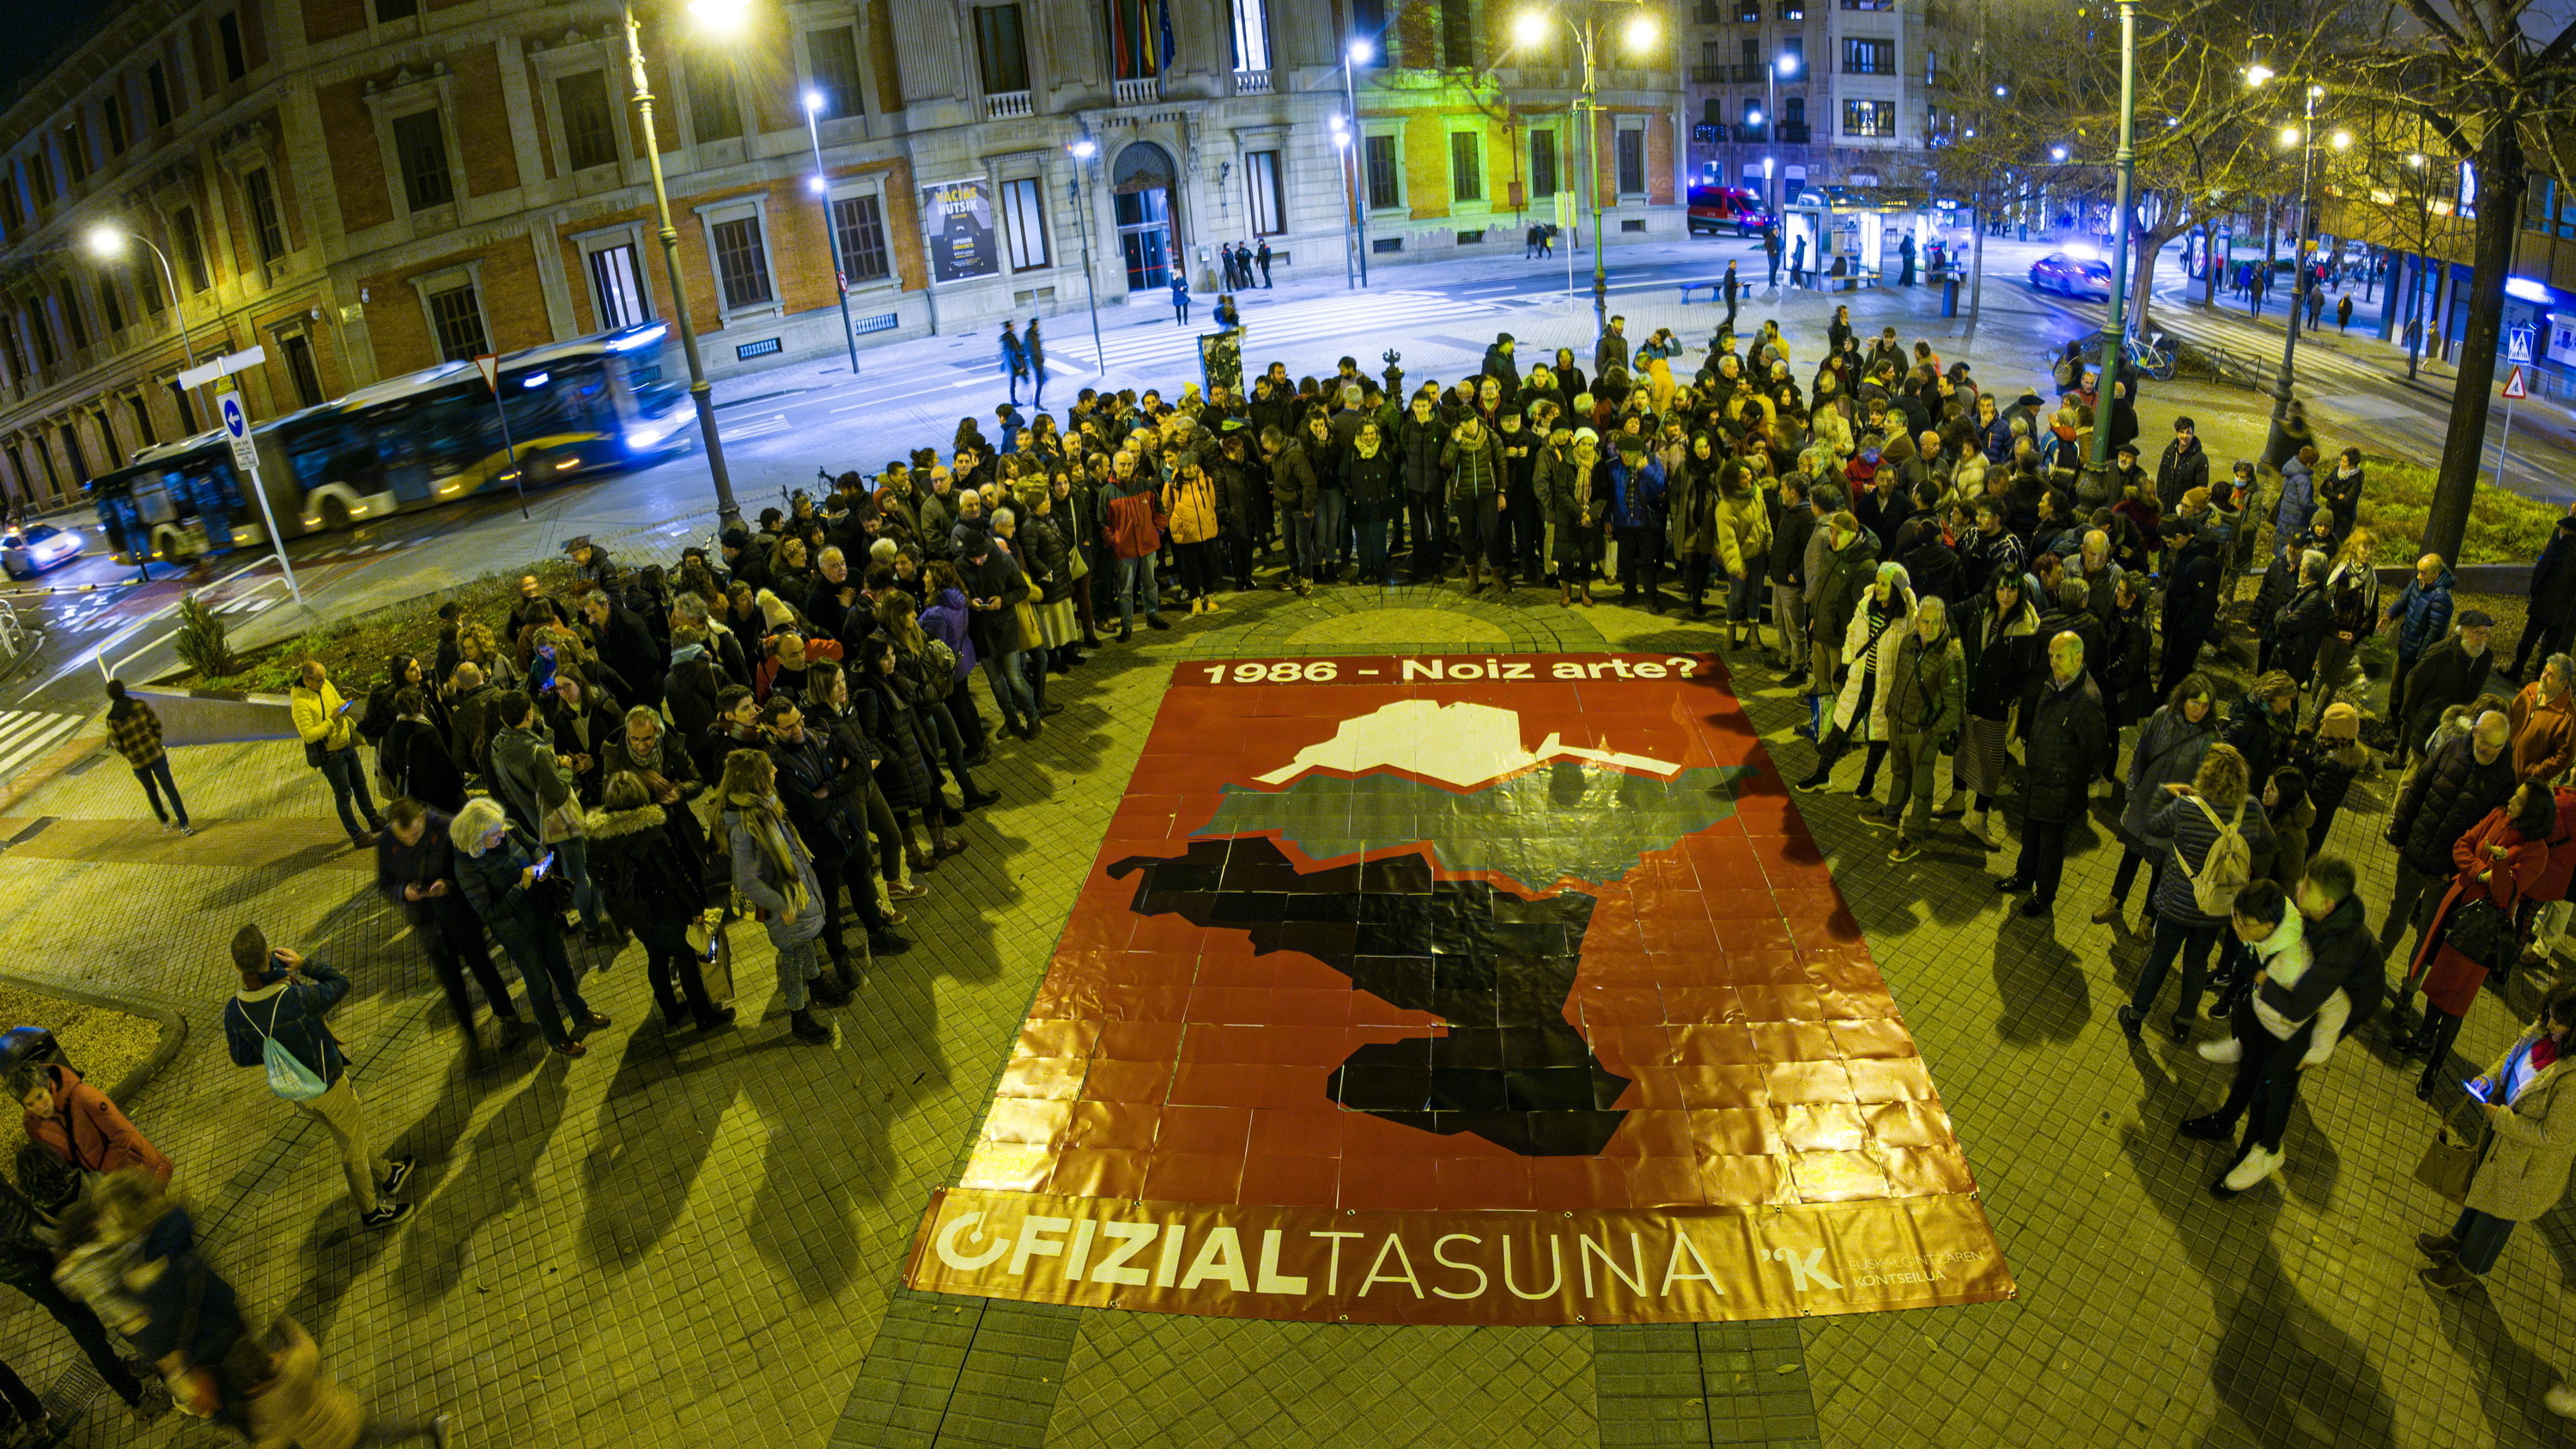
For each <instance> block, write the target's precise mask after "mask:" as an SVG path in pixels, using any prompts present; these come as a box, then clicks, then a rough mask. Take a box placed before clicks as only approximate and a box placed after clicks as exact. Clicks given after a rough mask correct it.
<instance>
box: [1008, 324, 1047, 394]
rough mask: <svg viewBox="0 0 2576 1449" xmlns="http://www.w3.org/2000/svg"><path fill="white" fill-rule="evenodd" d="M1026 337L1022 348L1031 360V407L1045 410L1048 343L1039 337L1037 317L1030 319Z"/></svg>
mask: <svg viewBox="0 0 2576 1449" xmlns="http://www.w3.org/2000/svg"><path fill="white" fill-rule="evenodd" d="M1024 336H1025V340H1024V341H1023V342H1022V343H1021V344H1020V346H1021V350H1022V351H1024V352H1026V353H1027V354H1028V358H1029V388H1030V391H1029V406H1030V407H1033V408H1044V407H1045V406H1046V380H1047V370H1046V341H1045V339H1044V338H1041V337H1040V336H1038V319H1036V318H1035V317H1032V318H1030V319H1029V330H1028V332H1027V333H1026V334H1024ZM1012 401H1014V402H1017V401H1018V399H1017V398H1013V399H1012Z"/></svg>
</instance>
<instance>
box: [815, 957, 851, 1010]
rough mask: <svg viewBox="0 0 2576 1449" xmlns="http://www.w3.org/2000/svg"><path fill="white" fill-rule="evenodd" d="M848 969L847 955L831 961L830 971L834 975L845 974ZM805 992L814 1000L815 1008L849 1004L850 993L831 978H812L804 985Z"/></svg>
mask: <svg viewBox="0 0 2576 1449" xmlns="http://www.w3.org/2000/svg"><path fill="white" fill-rule="evenodd" d="M849 968H850V958H849V957H848V956H847V955H842V956H838V957H835V958H834V959H833V962H832V970H833V971H834V972H835V973H844V972H847V971H848V970H849ZM805 990H806V991H807V993H808V994H810V995H812V997H813V998H814V1004H815V1005H817V1006H847V1005H849V1004H850V993H849V992H848V991H847V990H846V989H844V988H843V987H842V985H841V983H840V982H839V981H837V980H834V979H833V977H831V976H817V977H814V978H813V979H812V980H810V981H807V982H806V983H805Z"/></svg>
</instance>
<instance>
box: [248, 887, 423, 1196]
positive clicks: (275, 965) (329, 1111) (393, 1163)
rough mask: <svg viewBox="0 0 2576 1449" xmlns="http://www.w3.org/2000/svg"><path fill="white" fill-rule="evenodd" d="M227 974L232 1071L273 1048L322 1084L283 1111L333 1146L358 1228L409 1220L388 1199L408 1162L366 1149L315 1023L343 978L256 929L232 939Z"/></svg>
mask: <svg viewBox="0 0 2576 1449" xmlns="http://www.w3.org/2000/svg"><path fill="white" fill-rule="evenodd" d="M233 969H235V970H236V971H238V972H240V973H241V989H240V990H239V991H238V992H235V993H234V995H233V999H232V1000H231V1001H229V1002H226V1003H225V1004H224V1044H225V1046H226V1047H227V1048H228V1049H229V1050H230V1051H231V1054H232V1060H233V1065H234V1066H237V1067H264V1066H266V1065H267V1056H266V1052H267V1047H268V1044H269V1043H271V1042H275V1043H276V1044H277V1045H279V1046H281V1047H283V1048H285V1049H286V1051H287V1052H288V1053H289V1054H290V1055H292V1056H293V1057H294V1058H295V1060H296V1061H297V1062H300V1063H302V1064H303V1066H304V1068H305V1070H306V1071H308V1072H310V1073H312V1074H313V1075H314V1076H316V1077H319V1078H321V1079H322V1081H323V1082H325V1083H327V1084H328V1086H327V1089H326V1090H325V1091H324V1092H323V1093H322V1094H321V1095H320V1096H317V1097H310V1098H306V1099H304V1100H301V1101H298V1100H295V1099H293V1098H289V1099H287V1105H288V1106H290V1107H293V1108H294V1109H295V1110H296V1111H298V1112H300V1113H302V1114H304V1115H305V1116H307V1117H310V1118H312V1119H314V1120H315V1121H317V1122H320V1123H321V1124H322V1125H323V1127H325V1128H326V1129H328V1130H329V1131H330V1133H331V1140H332V1141H333V1142H335V1143H337V1144H338V1145H339V1149H340V1170H341V1172H342V1174H343V1175H345V1176H346V1177H347V1178H348V1180H349V1200H350V1201H351V1202H352V1203H355V1204H356V1205H357V1208H358V1222H359V1223H360V1225H362V1226H364V1227H370V1228H385V1227H391V1226H393V1225H394V1224H395V1223H398V1222H401V1221H402V1220H403V1219H404V1218H407V1217H409V1216H411V1210H412V1205H411V1204H410V1203H407V1202H395V1201H393V1200H392V1199H393V1195H394V1194H395V1193H397V1192H400V1191H401V1190H402V1185H403V1184H404V1183H405V1182H408V1181H410V1180H411V1173H412V1160H411V1159H410V1158H408V1157H395V1158H388V1157H386V1156H385V1155H384V1154H383V1153H381V1152H378V1151H377V1150H375V1148H374V1147H372V1146H370V1145H369V1143H368V1139H367V1113H366V1107H365V1104H363V1103H362V1102H360V1101H359V1100H358V1089H357V1087H356V1085H355V1084H354V1083H353V1082H352V1081H351V1080H350V1077H349V1062H348V1058H347V1057H346V1056H344V1055H343V1054H342V1052H341V1050H340V1039H339V1038H338V1037H336V1036H334V1035H332V1034H331V1028H330V1027H329V1026H328V1025H326V1024H325V1023H324V1021H323V1017H324V1016H325V1015H326V1014H327V1013H328V1012H329V1011H330V1010H331V1008H332V1007H334V1006H337V1005H339V1004H340V1000H341V998H343V997H345V996H347V995H348V994H349V978H348V977H346V976H343V975H341V974H340V973H339V972H337V971H335V970H333V969H332V968H331V965H330V963H329V962H327V961H324V960H322V959H321V958H319V957H315V958H313V959H311V960H307V959H305V958H304V957H303V956H302V955H299V954H298V953H296V952H294V951H290V950H287V949H285V948H284V947H279V948H276V949H271V948H270V946H269V944H268V936H267V934H266V933H264V932H262V931H261V930H260V928H259V927H258V926H257V925H244V926H243V927H242V928H241V929H240V930H239V931H237V932H235V933H234V934H233Z"/></svg>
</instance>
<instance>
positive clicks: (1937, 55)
mask: <svg viewBox="0 0 2576 1449" xmlns="http://www.w3.org/2000/svg"><path fill="white" fill-rule="evenodd" d="M1923 83H1924V84H1925V85H1927V86H1930V85H1939V84H1940V83H1941V52H1939V51H1937V50H1926V51H1924V52H1923Z"/></svg>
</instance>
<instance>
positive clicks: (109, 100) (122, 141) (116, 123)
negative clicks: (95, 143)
mask: <svg viewBox="0 0 2576 1449" xmlns="http://www.w3.org/2000/svg"><path fill="white" fill-rule="evenodd" d="M98 115H99V119H100V120H102V121H105V122H106V123H107V154H109V155H110V156H122V155H124V154H125V148H126V147H127V146H130V145H132V144H133V142H132V141H130V140H128V139H127V138H126V135H125V102H124V100H123V99H121V98H120V97H117V96H113V95H110V96H105V97H102V98H101V99H100V100H99V103H98Z"/></svg>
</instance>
